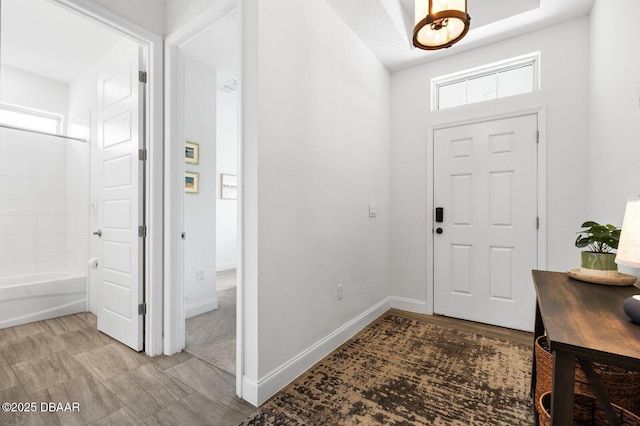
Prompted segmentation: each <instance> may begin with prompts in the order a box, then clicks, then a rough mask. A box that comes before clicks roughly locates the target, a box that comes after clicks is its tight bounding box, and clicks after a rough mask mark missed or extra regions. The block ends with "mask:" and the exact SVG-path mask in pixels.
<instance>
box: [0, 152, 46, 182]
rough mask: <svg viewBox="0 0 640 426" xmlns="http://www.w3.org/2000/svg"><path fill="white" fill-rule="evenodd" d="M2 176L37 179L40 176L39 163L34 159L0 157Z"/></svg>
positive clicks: (0, 172)
mask: <svg viewBox="0 0 640 426" xmlns="http://www.w3.org/2000/svg"><path fill="white" fill-rule="evenodd" d="M0 175H2V176H16V177H36V176H38V162H37V160H35V159H33V158H27V157H12V156H8V155H0Z"/></svg>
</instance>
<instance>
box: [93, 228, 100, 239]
mask: <svg viewBox="0 0 640 426" xmlns="http://www.w3.org/2000/svg"><path fill="white" fill-rule="evenodd" d="M93 235H97V236H98V237H102V231H101V230H100V229H98V230H97V231H93Z"/></svg>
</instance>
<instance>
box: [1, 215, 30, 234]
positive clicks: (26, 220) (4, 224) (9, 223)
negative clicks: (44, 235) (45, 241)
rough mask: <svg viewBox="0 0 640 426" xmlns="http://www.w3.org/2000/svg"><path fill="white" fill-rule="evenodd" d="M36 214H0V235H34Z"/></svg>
mask: <svg viewBox="0 0 640 426" xmlns="http://www.w3.org/2000/svg"><path fill="white" fill-rule="evenodd" d="M36 223H37V221H36V216H0V236H2V237H4V236H7V235H34V234H35V233H36V229H37V226H36Z"/></svg>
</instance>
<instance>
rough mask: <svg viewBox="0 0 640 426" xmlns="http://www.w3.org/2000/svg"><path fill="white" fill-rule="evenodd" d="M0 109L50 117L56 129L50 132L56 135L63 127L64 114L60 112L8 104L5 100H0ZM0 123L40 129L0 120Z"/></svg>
mask: <svg viewBox="0 0 640 426" xmlns="http://www.w3.org/2000/svg"><path fill="white" fill-rule="evenodd" d="M0 110H1V111H8V112H16V113H19V114H24V115H30V116H32V117H36V118H46V119H50V120H55V121H56V122H57V125H56V130H55V132H52V133H53V134H56V135H61V134H62V129H63V128H64V116H63V115H61V114H56V113H53V112H49V111H41V110H37V109H34V108H28V107H24V106H20V105H13V104H8V103H5V102H0ZM0 125H7V126H11V127H15V128H21V129H25V130H37V131H40V129H35V128H31V127H25V126H17V125H14V124H12V123H2V122H0ZM47 133H49V132H47Z"/></svg>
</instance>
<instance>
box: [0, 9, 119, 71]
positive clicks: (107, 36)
mask: <svg viewBox="0 0 640 426" xmlns="http://www.w3.org/2000/svg"><path fill="white" fill-rule="evenodd" d="M0 6H1V7H2V10H1V19H2V21H1V22H0V41H1V42H2V44H1V46H0V62H1V63H2V65H5V66H9V67H13V68H17V69H20V70H23V71H27V72H30V73H33V74H36V75H40V76H43V77H47V78H50V79H53V80H57V81H61V82H64V83H69V82H71V81H73V80H74V79H75V78H76V77H77V76H78V75H79V74H80V73H82V72H83V71H84V70H86V69H87V67H88V66H89V65H91V64H92V63H94V62H95V61H96V60H97V59H98V58H100V57H101V56H102V55H104V54H105V53H106V52H107V51H109V50H110V49H111V48H112V47H113V46H114V45H115V44H116V43H117V42H118V41H120V40H122V36H121V35H119V34H117V33H115V32H113V31H112V30H109V29H107V28H105V27H103V26H101V25H100V24H97V23H95V22H92V21H89V20H88V19H86V18H84V17H81V16H79V15H77V14H75V13H73V12H71V11H68V10H66V9H64V8H62V7H60V6H57V5H55V4H53V3H51V2H49V1H46V0H2V2H1V3H0Z"/></svg>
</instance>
